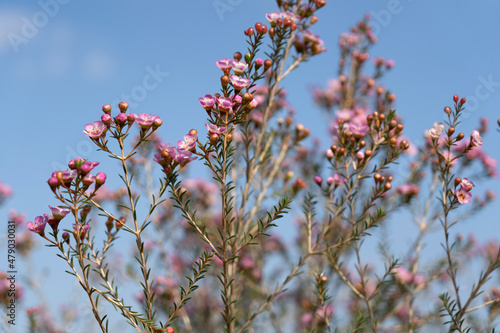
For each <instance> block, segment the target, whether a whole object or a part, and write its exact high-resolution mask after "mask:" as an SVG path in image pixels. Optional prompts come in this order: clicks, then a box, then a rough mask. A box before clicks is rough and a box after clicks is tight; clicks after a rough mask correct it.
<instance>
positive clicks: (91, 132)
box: [83, 120, 108, 139]
mask: <svg viewBox="0 0 500 333" xmlns="http://www.w3.org/2000/svg"><path fill="white" fill-rule="evenodd" d="M107 130H108V127H107V126H106V125H105V124H104V123H103V122H102V121H99V120H98V121H94V123H93V124H87V125H85V130H84V131H83V133H84V134H85V135H88V136H89V137H90V138H91V139H98V138H100V137H101V136H104V135H105V133H106V131H107Z"/></svg>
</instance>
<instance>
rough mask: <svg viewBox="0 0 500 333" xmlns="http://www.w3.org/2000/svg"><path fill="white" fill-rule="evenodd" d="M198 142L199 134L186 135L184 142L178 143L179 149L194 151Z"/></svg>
mask: <svg viewBox="0 0 500 333" xmlns="http://www.w3.org/2000/svg"><path fill="white" fill-rule="evenodd" d="M196 141H198V134H197V133H196V134H194V135H192V134H187V135H184V141H182V140H179V141H177V148H178V149H179V150H193V149H194V148H196Z"/></svg>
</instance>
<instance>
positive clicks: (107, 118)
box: [101, 113, 113, 126]
mask: <svg viewBox="0 0 500 333" xmlns="http://www.w3.org/2000/svg"><path fill="white" fill-rule="evenodd" d="M112 120H113V118H111V116H110V115H109V114H108V113H105V114H103V115H102V116H101V121H102V123H103V124H104V125H106V126H109V125H111V121H112Z"/></svg>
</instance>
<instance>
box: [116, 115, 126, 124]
mask: <svg viewBox="0 0 500 333" xmlns="http://www.w3.org/2000/svg"><path fill="white" fill-rule="evenodd" d="M127 120H128V116H127V115H126V114H125V113H119V114H118V115H117V116H116V117H115V121H116V123H117V124H119V125H120V126H123V125H125V123H126V122H127Z"/></svg>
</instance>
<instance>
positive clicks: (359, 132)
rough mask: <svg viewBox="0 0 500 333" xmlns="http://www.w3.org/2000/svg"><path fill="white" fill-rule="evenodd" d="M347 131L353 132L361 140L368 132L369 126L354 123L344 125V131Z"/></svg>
mask: <svg viewBox="0 0 500 333" xmlns="http://www.w3.org/2000/svg"><path fill="white" fill-rule="evenodd" d="M347 130H349V131H351V132H352V134H354V136H355V137H358V138H361V137H362V136H364V135H365V134H366V133H367V132H368V126H366V125H363V124H361V123H359V122H357V121H354V122H350V123H347V124H345V125H344V131H347Z"/></svg>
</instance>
